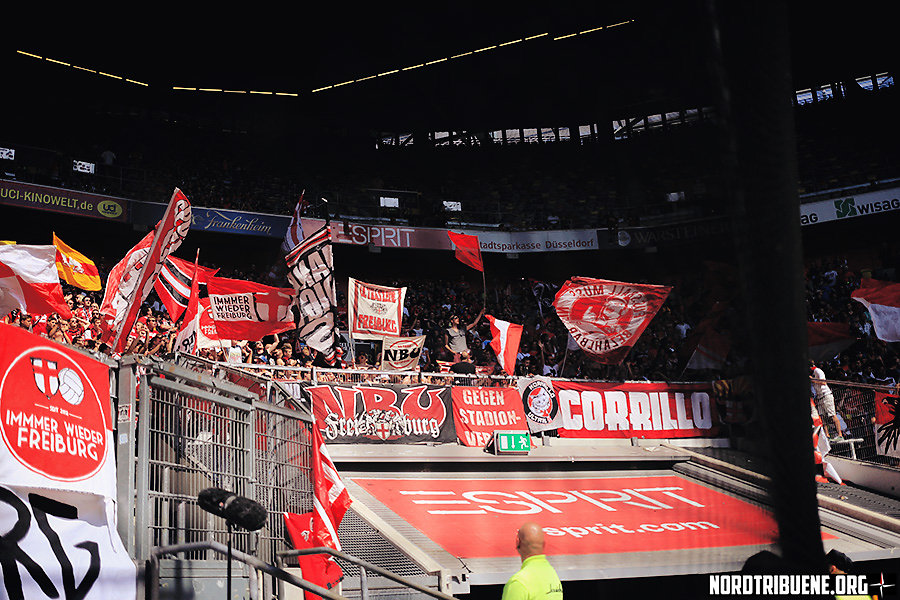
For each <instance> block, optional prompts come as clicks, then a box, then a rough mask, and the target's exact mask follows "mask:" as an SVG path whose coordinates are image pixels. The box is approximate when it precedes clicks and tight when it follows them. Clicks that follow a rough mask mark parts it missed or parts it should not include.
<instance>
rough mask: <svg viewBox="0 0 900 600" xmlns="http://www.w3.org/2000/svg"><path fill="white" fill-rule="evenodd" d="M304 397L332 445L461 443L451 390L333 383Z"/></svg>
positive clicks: (309, 390)
mask: <svg viewBox="0 0 900 600" xmlns="http://www.w3.org/2000/svg"><path fill="white" fill-rule="evenodd" d="M304 391H305V392H306V393H307V394H308V395H309V396H310V399H311V401H312V407H313V413H314V415H315V418H316V425H317V426H318V427H319V429H320V430H321V431H322V436H323V437H324V439H325V441H326V442H333V443H338V444H354V443H361V442H362V443H384V442H393V443H399V444H412V443H416V442H448V443H452V442H455V441H456V430H455V428H454V427H453V419H452V418H451V416H450V407H451V397H450V388H449V387H444V386H438V385H426V384H422V385H412V386H409V385H376V384H368V383H354V384H337V383H333V384H322V385H310V386H306V387H305V388H304Z"/></svg>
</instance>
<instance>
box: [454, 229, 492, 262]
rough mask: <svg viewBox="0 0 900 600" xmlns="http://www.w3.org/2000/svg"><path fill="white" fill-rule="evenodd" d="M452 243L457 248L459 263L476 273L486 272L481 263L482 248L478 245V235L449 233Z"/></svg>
mask: <svg viewBox="0 0 900 600" xmlns="http://www.w3.org/2000/svg"><path fill="white" fill-rule="evenodd" d="M447 235H449V236H450V241H451V242H453V244H454V245H455V246H456V258H457V260H459V262H461V263H463V264H465V265H468V266H470V267H472V268H473V269H475V270H476V271H481V272H484V264H483V263H482V262H481V247H480V246H479V245H478V236H477V235H467V234H465V233H455V232H453V231H448V232H447Z"/></svg>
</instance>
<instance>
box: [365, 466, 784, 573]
mask: <svg viewBox="0 0 900 600" xmlns="http://www.w3.org/2000/svg"><path fill="white" fill-rule="evenodd" d="M352 479H353V481H354V482H355V483H356V484H358V485H359V486H361V487H362V488H363V489H365V490H366V491H368V492H369V493H371V494H372V495H374V496H375V497H376V498H377V499H378V500H379V501H381V502H382V503H383V504H384V505H385V506H387V507H388V508H389V509H391V510H392V511H394V512H395V513H397V514H398V515H400V516H401V517H402V518H403V519H405V520H406V521H407V522H408V523H409V524H410V525H412V526H413V527H415V528H416V529H418V530H419V531H421V532H422V533H424V534H425V535H427V536H428V537H429V538H431V539H432V540H434V541H435V542H436V543H438V544H440V545H441V546H442V547H443V548H444V549H445V550H447V551H448V552H450V553H451V554H453V555H454V556H457V557H465V558H494V557H504V556H516V549H515V531H516V530H517V529H518V528H519V526H520V525H521V524H522V522H523V521H524V520H534V521H536V522H538V523H540V524H541V526H542V527H543V530H544V534H545V539H546V542H547V550H546V551H547V554H548V555H578V556H583V555H585V554H612V553H624V552H648V551H659V550H686V549H692V548H724V547H730V546H747V545H757V544H761V545H764V544H772V543H774V542H775V541H776V540H777V527H776V524H775V520H774V519H773V518H772V516H771V515H770V514H769V513H768V512H766V511H765V510H763V509H762V508H759V507H758V506H756V505H754V504H751V503H749V502H745V501H743V500H739V499H738V498H735V497H732V496H729V495H726V494H723V493H722V492H718V491H716V490H713V489H711V488H709V487H706V486H704V485H701V484H698V483H693V482H691V481H689V480H687V479H683V478H681V477H678V476H673V475H662V476H644V477H609V478H605V477H592V478H575V477H573V478H566V479H555V478H526V479H501V478H497V479H487V478H482V479H451V478H429V479H418V478H417V479H368V478H365V477H354V478H352ZM461 532H464V535H461Z"/></svg>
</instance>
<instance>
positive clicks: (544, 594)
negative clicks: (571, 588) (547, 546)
mask: <svg viewBox="0 0 900 600" xmlns="http://www.w3.org/2000/svg"><path fill="white" fill-rule="evenodd" d="M516 551H517V552H518V553H519V556H520V557H521V559H522V568H521V569H519V572H518V573H516V574H515V575H513V576H512V577H510V578H509V581H507V582H506V585H505V586H503V598H502V600H562V597H563V589H562V583H560V581H559V576H558V575H557V574H556V571H555V570H554V569H553V567H552V566H551V565H550V563H549V562H548V561H547V557H546V556H545V555H544V531H543V530H542V529H541V526H540V525H538V524H537V523H532V522H528V523H524V524H523V525H522V526H521V527H520V528H519V531H518V533H517V534H516Z"/></svg>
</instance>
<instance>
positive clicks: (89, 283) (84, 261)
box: [53, 233, 102, 292]
mask: <svg viewBox="0 0 900 600" xmlns="http://www.w3.org/2000/svg"><path fill="white" fill-rule="evenodd" d="M53 245H54V246H56V269H57V270H58V271H59V277H60V279H62V280H63V281H65V282H66V283H68V284H70V285H74V286H75V287H79V288H81V289H83V290H88V291H89V292H96V291H97V290H99V289H100V288H101V287H102V283H101V282H100V273H99V272H98V271H97V266H96V265H95V264H94V261H92V260H91V259H89V258H88V257H87V256H85V255H84V254H82V253H81V252H78V251H77V250H75V249H73V248H71V247H70V246H69V245H68V244H66V243H64V242H63V241H62V240H61V239H59V238H58V237H56V233H54V234H53Z"/></svg>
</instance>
